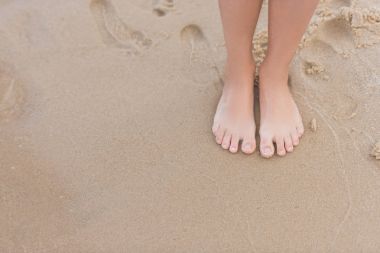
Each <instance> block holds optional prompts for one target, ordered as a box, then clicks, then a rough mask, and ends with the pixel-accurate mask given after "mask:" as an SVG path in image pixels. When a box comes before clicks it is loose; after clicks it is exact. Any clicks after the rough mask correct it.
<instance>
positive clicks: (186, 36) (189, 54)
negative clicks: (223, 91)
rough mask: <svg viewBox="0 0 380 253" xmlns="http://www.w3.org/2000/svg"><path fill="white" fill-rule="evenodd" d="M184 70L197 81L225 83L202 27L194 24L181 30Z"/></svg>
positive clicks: (216, 83)
mask: <svg viewBox="0 0 380 253" xmlns="http://www.w3.org/2000/svg"><path fill="white" fill-rule="evenodd" d="M180 35H181V40H182V46H183V61H184V71H185V73H186V74H187V76H188V77H189V78H190V79H191V80H193V81H194V82H196V83H210V82H214V84H215V85H219V84H221V83H223V81H222V78H221V75H220V73H219V70H218V68H217V66H216V64H215V62H214V60H213V59H212V50H211V48H210V46H209V43H208V40H207V39H206V37H205V36H204V33H203V31H202V29H201V28H200V27H199V26H197V25H194V24H190V25H187V26H185V27H184V28H183V29H182V30H181V34H180ZM217 88H218V87H217Z"/></svg>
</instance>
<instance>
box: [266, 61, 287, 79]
mask: <svg viewBox="0 0 380 253" xmlns="http://www.w3.org/2000/svg"><path fill="white" fill-rule="evenodd" d="M259 75H260V80H265V79H271V80H273V81H276V82H282V81H283V80H288V77H289V65H287V64H278V63H272V62H266V61H264V62H263V63H262V64H261V65H260V69H259Z"/></svg>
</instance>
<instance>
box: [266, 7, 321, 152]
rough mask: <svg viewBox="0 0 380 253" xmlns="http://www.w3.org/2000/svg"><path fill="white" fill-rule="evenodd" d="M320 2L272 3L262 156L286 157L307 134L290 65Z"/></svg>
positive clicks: (270, 8) (270, 9)
mask: <svg viewBox="0 0 380 253" xmlns="http://www.w3.org/2000/svg"><path fill="white" fill-rule="evenodd" d="M318 2H319V1H318V0H307V1H305V0H269V45H268V53H267V56H266V58H265V60H264V62H263V64H262V65H261V68H260V113H261V127H260V137H261V144H260V150H261V153H262V154H263V156H265V157H270V156H272V155H273V153H274V146H273V142H275V143H276V147H277V153H278V154H279V155H285V154H286V152H292V151H293V148H294V146H296V145H298V143H299V138H300V137H301V136H302V134H303V132H304V128H303V124H302V119H301V116H300V114H299V111H298V108H297V106H296V104H295V102H294V100H293V98H292V96H291V94H290V91H289V88H288V83H287V82H288V69H289V64H290V62H291V61H292V58H293V56H294V54H295V52H296V50H297V47H298V44H299V42H300V40H301V38H302V36H303V33H304V32H305V30H306V27H307V25H308V23H309V21H310V18H311V16H312V14H313V12H314V10H315V8H316V6H317V4H318Z"/></svg>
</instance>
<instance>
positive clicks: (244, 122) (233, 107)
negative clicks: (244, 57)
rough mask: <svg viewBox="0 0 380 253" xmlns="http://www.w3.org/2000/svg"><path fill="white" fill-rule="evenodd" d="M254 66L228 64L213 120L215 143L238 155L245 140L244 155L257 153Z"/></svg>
mask: <svg viewBox="0 0 380 253" xmlns="http://www.w3.org/2000/svg"><path fill="white" fill-rule="evenodd" d="M254 73H255V66H254V64H253V63H252V64H247V65H244V64H228V63H227V67H226V78H225V84H224V87H223V94H222V96H221V98H220V100H219V104H218V107H217V110H216V113H215V117H214V124H213V127H212V131H213V133H214V135H215V138H216V142H217V143H218V144H220V145H222V147H223V148H224V149H228V150H230V152H232V153H236V152H237V151H238V149H239V141H240V140H242V147H241V149H242V151H243V152H244V153H246V154H251V153H253V152H254V151H255V149H256V141H255V132H256V125H255V120H254V117H253V99H254V96H253V78H254Z"/></svg>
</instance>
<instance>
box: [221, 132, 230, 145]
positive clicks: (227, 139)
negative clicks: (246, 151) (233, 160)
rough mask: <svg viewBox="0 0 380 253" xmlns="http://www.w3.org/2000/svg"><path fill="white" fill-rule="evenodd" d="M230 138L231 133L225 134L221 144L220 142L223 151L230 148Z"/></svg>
mask: <svg viewBox="0 0 380 253" xmlns="http://www.w3.org/2000/svg"><path fill="white" fill-rule="evenodd" d="M231 137H232V135H231V133H229V132H226V134H225V135H224V137H223V142H222V147H223V148H224V149H229V148H230V144H231Z"/></svg>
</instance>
